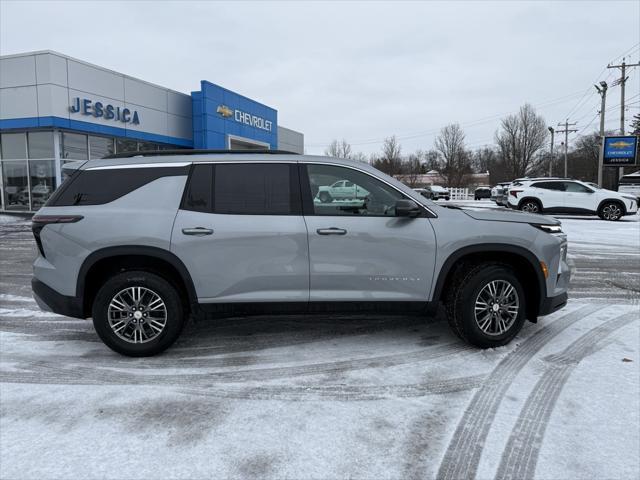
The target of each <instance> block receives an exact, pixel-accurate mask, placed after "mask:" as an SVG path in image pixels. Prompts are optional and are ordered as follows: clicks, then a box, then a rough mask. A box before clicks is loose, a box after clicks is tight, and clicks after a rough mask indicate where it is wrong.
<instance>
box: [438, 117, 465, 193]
mask: <svg viewBox="0 0 640 480" xmlns="http://www.w3.org/2000/svg"><path fill="white" fill-rule="evenodd" d="M464 139H465V135H464V131H463V130H462V127H460V125H459V124H457V123H452V124H450V125H447V126H446V127H444V128H443V129H442V130H440V134H439V135H438V136H437V137H436V140H435V147H436V150H437V151H438V152H439V153H440V155H441V156H442V158H443V160H444V161H443V165H442V168H441V169H440V175H441V176H442V177H443V178H444V179H445V180H446V182H447V185H446V186H448V187H460V186H461V185H462V183H463V178H464V176H465V175H466V174H468V173H470V172H471V155H470V153H469V152H468V151H467V150H466V148H465V146H464Z"/></svg>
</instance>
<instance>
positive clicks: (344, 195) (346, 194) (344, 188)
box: [317, 180, 369, 203]
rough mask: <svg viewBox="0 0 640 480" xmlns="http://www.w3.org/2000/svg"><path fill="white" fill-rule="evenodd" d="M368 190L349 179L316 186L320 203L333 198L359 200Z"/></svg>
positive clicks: (328, 201)
mask: <svg viewBox="0 0 640 480" xmlns="http://www.w3.org/2000/svg"><path fill="white" fill-rule="evenodd" d="M367 195H369V192H368V191H367V190H365V189H364V188H362V187H361V186H360V185H357V184H355V183H353V182H351V181H349V180H338V181H337V182H335V183H332V184H331V185H322V186H320V187H318V195H317V198H318V199H319V200H320V201H321V202H322V203H330V202H332V201H333V200H361V199H364V198H365V197H366V196H367Z"/></svg>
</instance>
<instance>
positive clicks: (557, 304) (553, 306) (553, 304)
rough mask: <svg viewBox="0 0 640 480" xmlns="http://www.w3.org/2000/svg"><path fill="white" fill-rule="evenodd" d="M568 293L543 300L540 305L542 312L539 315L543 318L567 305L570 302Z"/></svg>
mask: <svg viewBox="0 0 640 480" xmlns="http://www.w3.org/2000/svg"><path fill="white" fill-rule="evenodd" d="M568 298H569V297H568V295H567V292H564V293H561V294H560V295H557V296H555V297H547V298H545V299H543V300H542V302H541V303H540V311H539V312H538V315H539V316H541V317H543V316H544V315H549V314H550V313H553V312H555V311H557V310H560V309H561V308H562V307H564V306H565V305H566V304H567V300H568Z"/></svg>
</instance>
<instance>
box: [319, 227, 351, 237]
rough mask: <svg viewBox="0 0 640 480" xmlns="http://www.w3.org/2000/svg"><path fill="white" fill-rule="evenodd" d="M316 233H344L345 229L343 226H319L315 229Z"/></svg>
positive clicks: (345, 232)
mask: <svg viewBox="0 0 640 480" xmlns="http://www.w3.org/2000/svg"><path fill="white" fill-rule="evenodd" d="M316 232H318V235H346V234H347V231H346V230H345V229H344V228H336V227H331V228H319V229H317V230H316Z"/></svg>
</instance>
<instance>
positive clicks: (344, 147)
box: [324, 138, 352, 158]
mask: <svg viewBox="0 0 640 480" xmlns="http://www.w3.org/2000/svg"><path fill="white" fill-rule="evenodd" d="M324 154H325V155H326V156H328V157H335V158H351V155H352V151H351V145H349V143H348V142H347V141H346V140H345V139H344V138H343V139H342V140H334V141H333V142H331V144H330V145H329V146H328V147H327V148H326V150H325V151H324Z"/></svg>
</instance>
